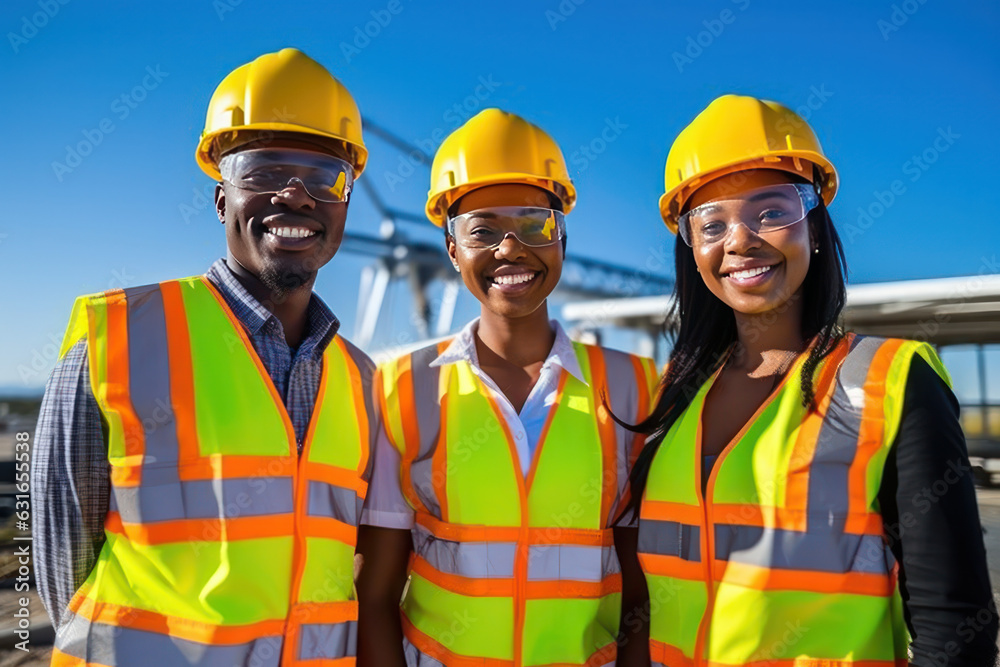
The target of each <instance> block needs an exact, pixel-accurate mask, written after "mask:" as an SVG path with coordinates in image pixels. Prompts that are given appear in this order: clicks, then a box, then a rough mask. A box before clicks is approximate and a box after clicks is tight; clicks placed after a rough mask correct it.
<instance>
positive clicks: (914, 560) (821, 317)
mask: <svg viewBox="0 0 1000 667" xmlns="http://www.w3.org/2000/svg"><path fill="white" fill-rule="evenodd" d="M836 189H837V175H836V171H835V170H834V167H833V165H832V164H831V163H830V161H829V160H828V159H827V158H826V157H824V155H823V153H822V149H821V148H820V146H819V143H818V141H817V139H816V137H815V135H814V134H813V132H812V130H811V129H810V128H809V126H808V125H807V124H806V123H805V121H804V120H803V119H802V118H800V117H799V116H798V115H796V114H795V113H793V112H792V111H790V110H788V109H787V108H785V107H783V106H781V105H779V104H776V103H774V102H768V101H763V100H758V99H755V98H752V97H739V96H735V95H727V96H724V97H721V98H719V99H717V100H715V101H714V102H713V103H712V104H711V105H710V106H709V107H708V108H707V109H706V110H705V111H703V112H702V113H701V114H700V115H699V116H698V117H697V118H696V119H695V120H694V121H693V122H692V123H691V124H690V125H689V126H688V127H687V128H686V129H685V130H684V131H683V132H682V133H681V134H680V135H679V137H678V138H677V140H676V142H675V143H674V145H673V147H672V148H671V150H670V154H669V156H668V158H667V168H666V190H667V192H666V194H664V195H663V197H662V198H661V200H660V209H661V213H662V215H663V218H664V220H665V221H666V223H667V226H668V227H669V228H670V229H671V231H673V232H674V233H676V234H678V239H677V244H676V288H675V294H674V297H675V300H674V304H673V313H672V318H671V319H670V321H671V322H672V331H671V333H672V336H673V339H674V346H673V350H672V352H671V356H670V361H669V364H668V368H667V371H666V373H665V376H664V377H663V378H662V380H661V385H660V393H659V397H658V401H657V403H656V405H655V407H654V410H653V411H652V414H651V416H650V417H649V418H648V419H647V420H645V421H644V422H642V423H640V424H639V425H638V426H637V428H638V429H639V430H641V431H645V432H646V433H647V434H648V435H649V437H648V440H647V444H646V446H645V448H644V449H643V451H642V453H641V454H640V456H639V458H638V459H637V462H636V464H635V466H634V469H633V471H632V476H631V485H632V500H631V504H630V507H629V509H630V510H632V511H633V512H637V513H638V514H639V526H640V527H639V545H638V551H639V555H638V558H639V561H640V563H641V566H642V570H643V572H644V574H645V577H646V582H647V585H648V588H649V597H650V608H649V616H648V617H647V616H646V615H645V614H644V613H643V611H642V610H637V611H636V613H634V614H633V615H631V617H630V616H629V614H627V613H626V614H624V615H623V619H624V623H625V627H626V628H627V629H628V630H632V631H638V633H637V635H636V636H642V634H643V633H644V630H645V628H644V627H643V626H644V625H645V622H644V621H645V619H646V618H649V619H650V621H649V625H648V631H649V643H650V650H651V656H652V662H653V664H656V665H670V666H671V667H679V666H684V665H712V666H713V667H714V666H723V665H725V666H728V665H733V666H735V665H764V664H767V665H771V664H779V665H795V666H796V667H800V666H802V667H806V666H815V667H818V666H820V665H823V666H824V667H831V666H837V667H840V666H848V665H865V666H866V667H875V666H878V667H882V666H886V667H888V666H890V665H893V666H899V665H906V664H908V661H909V664H913V665H928V666H930V665H935V666H940V665H987V664H993V659H994V656H995V653H996V648H995V644H994V642H995V638H996V633H997V616H996V606H995V604H994V603H993V602H992V599H991V592H990V583H989V576H988V573H987V568H986V560H985V552H984V548H983V540H982V535H981V530H980V526H979V519H978V512H977V507H976V499H975V493H974V488H973V484H972V479H971V476H970V474H969V467H968V457H967V454H966V448H965V441H964V438H963V435H962V431H961V428H960V426H959V422H958V405H957V402H956V400H955V397H954V395H953V394H952V392H951V390H950V384H949V383H950V380H949V378H948V374H947V371H946V370H945V369H944V367H943V365H942V364H941V362H940V360H939V359H938V356H937V354H936V352H935V351H934V348H933V347H931V346H930V345H927V344H926V343H919V342H916V341H912V340H901V339H884V338H876V337H870V336H860V335H856V334H853V333H849V332H845V331H843V330H842V329H841V327H840V324H839V316H840V314H841V311H842V309H843V307H844V303H845V299H846V288H845V274H846V263H845V258H844V248H843V245H842V243H841V241H840V238H839V237H838V235H837V232H836V230H835V228H834V226H833V224H832V221H831V219H830V216H829V214H828V212H827V208H826V206H827V205H828V204H829V202H830V201H831V200H832V199H833V196H834V194H835V192H836ZM899 250H900V248H895V249H887V251H893V252H898V251H899ZM942 480H943V482H942ZM624 568H625V564H623V569H624Z"/></svg>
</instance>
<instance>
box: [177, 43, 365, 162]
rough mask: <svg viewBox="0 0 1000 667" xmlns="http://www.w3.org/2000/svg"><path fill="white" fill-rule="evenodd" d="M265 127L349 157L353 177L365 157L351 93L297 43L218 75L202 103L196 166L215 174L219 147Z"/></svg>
mask: <svg viewBox="0 0 1000 667" xmlns="http://www.w3.org/2000/svg"><path fill="white" fill-rule="evenodd" d="M269 132H271V133H273V132H295V133H298V134H305V135H309V136H308V139H309V141H312V142H314V143H317V144H319V145H320V146H323V147H326V148H328V149H330V150H332V151H334V152H336V153H339V154H341V156H342V157H344V158H345V159H346V160H347V161H348V162H350V163H351V165H352V166H353V167H354V176H355V178H356V177H358V176H360V175H361V172H362V171H364V168H365V162H366V161H367V160H368V150H367V149H366V148H365V143H364V141H363V140H362V138H361V113H360V112H359V111H358V105H357V104H355V103H354V98H353V97H351V94H350V93H349V92H348V91H347V88H345V87H344V84H342V83H340V81H338V80H337V79H336V78H334V77H333V76H332V75H331V74H330V73H329V72H328V71H327V70H326V68H325V67H323V66H322V65H320V64H319V63H318V62H316V61H315V60H313V59H312V58H310V57H309V56H307V55H306V54H304V53H302V52H301V51H299V50H298V49H282V50H281V51H278V52H277V53H266V54H264V55H262V56H260V57H259V58H257V59H256V60H254V61H253V62H250V63H247V64H246V65H243V66H241V67H237V68H236V69H235V70H233V71H232V72H231V73H230V74H229V76H227V77H226V78H225V79H223V80H222V83H220V84H219V87H218V88H216V89H215V93H214V94H213V95H212V100H211V101H210V102H209V103H208V115H207V117H206V119H205V130H204V131H203V132H202V133H201V141H200V142H199V143H198V151H197V153H196V155H195V158H196V159H197V160H198V166H200V167H201V168H202V170H203V171H204V172H205V173H206V174H208V175H209V176H211V177H212V178H214V179H216V180H219V179H220V178H221V176H220V175H219V166H218V161H219V158H220V157H221V156H222V154H223V153H225V152H226V151H228V150H230V149H232V148H234V147H236V146H239V145H241V144H244V143H247V142H249V141H252V140H254V139H259V138H261V136H262V135H264V136H267V133H269Z"/></svg>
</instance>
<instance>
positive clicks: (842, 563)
mask: <svg viewBox="0 0 1000 667" xmlns="http://www.w3.org/2000/svg"><path fill="white" fill-rule="evenodd" d="M811 524H812V525H810V527H809V530H808V532H804V533H802V532H798V531H793V530H783V529H777V528H761V527H759V526H743V525H738V526H737V525H726V524H718V525H716V526H715V557H716V559H717V560H729V561H732V562H734V563H744V564H747V565H756V566H758V567H766V568H768V569H774V570H798V571H803V572H811V571H818V572H831V573H836V574H844V573H847V572H864V573H868V574H883V575H886V574H888V573H889V572H890V570H891V569H892V563H893V562H894V561H893V558H892V554H891V552H890V551H889V549H888V548H887V547H886V545H885V543H884V542H883V540H882V536H881V535H852V534H845V533H844V532H843V530H842V523H840V525H837V524H834V523H831V524H829V525H822V526H821V525H816V522H811Z"/></svg>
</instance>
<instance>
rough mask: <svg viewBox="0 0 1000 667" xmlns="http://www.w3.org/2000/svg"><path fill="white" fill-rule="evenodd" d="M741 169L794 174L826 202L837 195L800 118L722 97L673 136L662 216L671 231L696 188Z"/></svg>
mask: <svg viewBox="0 0 1000 667" xmlns="http://www.w3.org/2000/svg"><path fill="white" fill-rule="evenodd" d="M814 167H815V169H814ZM744 169H780V170H783V171H788V172H791V173H793V174H798V175H799V176H802V177H803V178H805V179H806V180H808V181H809V182H810V183H815V184H816V185H818V186H819V188H820V194H821V195H822V197H823V201H824V202H826V204H828V205H829V203H830V202H831V201H833V197H834V195H836V193H837V171H836V169H834V168H833V163H831V162H830V161H829V160H827V159H826V157H825V156H824V155H823V148H822V147H821V146H820V145H819V140H818V139H817V138H816V135H815V134H814V133H813V131H812V128H810V127H809V125H808V124H807V123H806V122H805V121H804V120H803V119H802V117H801V116H799V115H798V114H797V113H795V112H794V111H792V110H791V109H789V108H787V107H785V106H782V105H781V104H778V103H777V102H770V101H768V100H759V99H757V98H756V97H744V96H742V95H723V96H722V97H719V98H717V99H716V100H714V101H713V102H712V103H711V104H709V105H708V108H706V109H705V110H704V111H702V112H701V113H700V114H698V116H697V117H696V118H695V119H694V120H693V121H691V124H690V125H688V126H687V127H685V128H684V129H683V130H682V131H681V133H680V134H679V135H677V139H676V140H675V141H674V144H673V146H671V147H670V153H668V154H667V167H666V173H665V175H664V181H665V183H664V185H665V189H666V193H665V194H664V195H663V196H662V197H660V215H661V216H663V221H664V222H666V223H667V227H668V228H669V229H670V231H672V232H673V233H675V234H676V233H677V219H678V218H679V217H680V215H681V213H682V212H683V210H684V205H685V203H686V202H687V200H688V199H689V198H690V197H691V194H692V193H693V192H694V191H695V190H697V189H698V188H699V187H701V186H702V185H704V184H705V183H707V182H709V181H711V180H714V179H716V178H719V177H720V176H725V175H726V174H731V173H733V172H736V171H742V170H744ZM816 172H818V173H816Z"/></svg>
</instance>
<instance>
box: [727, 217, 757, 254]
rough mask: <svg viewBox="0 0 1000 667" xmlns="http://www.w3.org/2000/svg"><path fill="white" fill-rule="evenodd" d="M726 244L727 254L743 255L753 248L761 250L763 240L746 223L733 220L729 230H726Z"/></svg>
mask: <svg viewBox="0 0 1000 667" xmlns="http://www.w3.org/2000/svg"><path fill="white" fill-rule="evenodd" d="M723 243H725V248H726V252H727V253H730V254H734V255H742V254H744V253H745V252H746V251H747V250H750V249H752V248H759V247H760V246H761V243H762V241H761V238H760V236H758V235H757V234H756V232H754V231H753V230H752V229H750V227H748V226H747V225H746V224H745V223H743V222H740V221H739V220H733V221H731V222H730V223H729V228H728V229H727V230H726V238H725V240H724V241H723Z"/></svg>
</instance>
